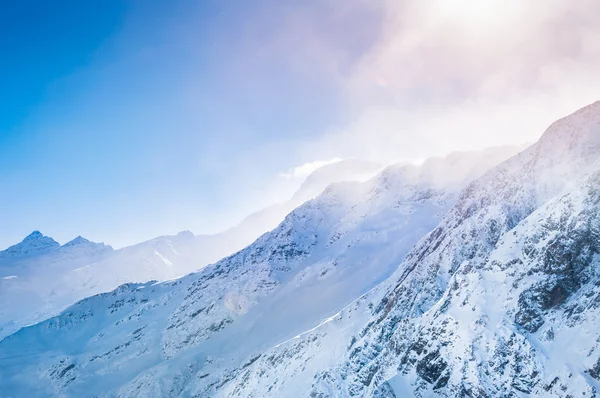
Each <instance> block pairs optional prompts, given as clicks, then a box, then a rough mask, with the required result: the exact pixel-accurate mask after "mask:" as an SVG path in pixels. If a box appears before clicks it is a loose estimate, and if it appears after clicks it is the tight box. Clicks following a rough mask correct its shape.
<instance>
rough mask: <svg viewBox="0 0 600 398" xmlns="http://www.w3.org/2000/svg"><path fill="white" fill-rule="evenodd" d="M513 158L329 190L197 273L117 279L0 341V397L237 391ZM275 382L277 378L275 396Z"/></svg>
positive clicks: (496, 156)
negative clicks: (476, 182) (470, 186)
mask: <svg viewBox="0 0 600 398" xmlns="http://www.w3.org/2000/svg"><path fill="white" fill-rule="evenodd" d="M515 150H516V148H496V149H491V150H487V151H484V152H482V153H462V154H455V155H452V156H449V157H447V158H444V159H432V160H429V161H426V162H425V163H424V164H423V165H421V166H414V165H396V166H391V167H388V168H386V169H385V170H383V171H382V172H381V173H379V174H378V175H377V176H375V177H374V178H372V179H370V180H368V181H366V182H345V183H338V184H334V185H331V186H329V187H328V188H327V189H326V190H325V192H323V193H322V194H321V195H319V196H318V197H317V198H316V199H314V200H311V201H309V202H307V203H305V204H303V205H302V206H300V207H299V208H297V209H296V210H294V211H293V212H292V213H290V214H289V215H288V216H287V217H286V218H285V220H284V221H283V222H282V223H281V224H280V225H279V226H277V228H275V229H274V230H273V231H271V232H269V233H267V234H265V235H263V236H261V237H260V238H259V239H258V240H256V241H255V242H254V243H253V244H251V245H250V246H248V247H247V248H245V249H243V250H241V251H240V252H238V253H235V254H233V255H231V256H229V257H227V258H225V259H223V260H221V261H219V262H217V263H216V264H214V265H210V266H208V267H206V268H204V269H202V270H200V271H199V272H197V273H195V274H191V275H188V276H185V277H183V278H180V279H177V280H175V281H171V282H165V283H146V284H127V285H123V286H121V287H119V288H118V289H117V290H115V291H113V292H111V293H105V294H101V295H98V296H94V297H90V298H88V299H86V300H83V301H81V302H79V303H77V304H75V305H74V306H72V307H70V308H68V309H67V310H66V311H64V312H63V313H62V314H61V315H59V316H57V317H55V318H52V319H49V320H46V321H44V322H41V323H39V324H36V325H34V326H31V327H27V328H24V329H21V330H20V331H18V332H17V333H15V334H13V335H11V336H9V337H7V338H6V339H4V340H3V341H2V342H0V361H1V362H2V364H3V365H2V372H1V374H0V395H2V396H9V397H10V396H20V395H22V394H26V395H28V396H31V397H35V396H98V397H114V396H120V397H130V396H165V397H169V396H171V397H175V396H197V397H206V396H212V395H218V394H224V393H226V392H227V391H230V389H231V388H233V390H231V391H232V394H233V395H232V396H245V395H244V394H245V393H241V392H240V391H241V390H240V389H241V388H243V387H238V383H239V382H244V376H243V375H245V374H249V375H251V373H248V372H249V371H250V370H253V369H255V364H257V363H262V362H263V361H270V360H269V359H267V358H266V357H265V354H264V353H267V352H272V351H275V352H279V351H280V350H283V349H284V347H288V346H289V345H290V344H293V343H295V342H297V341H305V338H304V336H306V335H310V334H312V333H313V332H311V329H314V330H321V329H322V328H323V327H328V325H330V323H331V322H330V320H331V319H332V318H331V315H332V314H334V313H337V312H339V311H340V310H342V309H343V308H344V307H346V306H347V305H348V304H350V303H352V302H353V301H354V300H355V298H356V297H359V296H361V295H364V294H366V293H367V292H369V291H370V290H371V289H372V288H373V287H375V286H377V285H379V284H380V283H381V282H383V281H385V280H386V279H388V278H389V277H390V275H391V274H392V273H393V272H394V271H395V270H396V269H397V266H398V264H399V263H400V262H401V261H402V259H403V258H404V257H405V255H406V253H407V252H409V250H410V249H411V248H412V247H413V246H414V245H415V244H416V243H417V242H418V241H419V240H420V239H421V238H422V237H423V236H424V235H426V234H427V233H428V232H429V231H430V230H431V229H433V228H434V227H435V226H436V225H437V224H438V223H439V221H440V220H441V219H442V218H443V216H444V214H446V213H447V212H448V210H449V209H451V208H452V207H453V206H454V204H455V203H456V200H457V198H458V194H459V192H460V191H461V189H462V188H463V187H464V186H466V185H467V183H468V182H469V181H471V180H472V179H473V178H476V177H479V176H480V175H482V174H483V173H484V172H485V171H486V170H488V169H489V168H491V167H493V166H495V165H496V164H498V163H500V162H501V161H502V160H504V159H506V158H507V157H509V156H511V155H512V154H513V153H514V152H515ZM444 175H446V176H447V178H443V176H444ZM346 311H347V310H346ZM323 320H325V321H323ZM321 323H323V325H322V326H321V327H318V325H319V324H321ZM315 327H316V329H315ZM347 330H352V328H348V329H347ZM306 331H309V332H306ZM338 337H344V336H341V335H339V334H337V335H336V338H338ZM347 337H348V338H349V337H350V336H347ZM345 341H346V339H345V338H343V339H342V338H340V339H339V341H336V342H335V344H332V345H331V347H332V350H334V351H330V350H329V347H327V346H322V347H321V350H320V354H321V356H323V355H324V354H327V353H328V354H329V355H326V357H327V359H328V361H329V362H325V363H324V362H320V361H319V362H318V366H317V367H315V368H314V370H315V373H316V372H317V371H319V370H321V369H325V368H324V367H323V366H324V365H326V364H328V363H329V364H330V365H331V366H333V365H335V359H336V358H341V357H342V356H343V354H344V349H345ZM309 343H310V342H309ZM340 343H341V344H343V345H342V346H340V345H339V344H340ZM336 347H337V348H336ZM340 347H341V349H340ZM296 350H297V351H298V352H301V351H302V350H303V349H302V347H300V348H297V349H296ZM335 350H337V351H335ZM286 355H287V356H288V357H291V356H290V355H289V353H288V354H286ZM332 361H333V362H332ZM272 362H273V365H275V364H276V363H277V364H282V366H285V365H284V364H285V363H286V362H285V361H284V358H281V360H280V359H277V360H275V359H273V360H272ZM311 369H313V368H311ZM305 373H306V374H308V368H305ZM315 373H313V374H315ZM312 376H313V375H312V374H311V375H310V377H311V378H312ZM261 377H262V375H261V374H258V375H257V378H258V379H261ZM270 380H272V381H271V383H275V384H274V385H271V386H270V388H269V390H268V391H267V394H269V391H271V392H270V394H271V395H273V396H286V395H285V394H286V393H287V394H288V396H290V395H289V393H290V391H291V390H289V388H290V387H289V386H293V385H294V384H295V383H296V381H294V380H295V379H294V377H293V374H292V373H290V372H287V371H286V370H285V369H281V373H277V374H273V379H270ZM276 380H281V381H282V382H283V381H286V383H285V386H284V388H283V390H280V386H283V385H280V384H278V383H279V382H277V381H276ZM297 380H298V383H300V384H299V385H300V386H301V385H302V382H303V381H304V379H302V378H299V379H297ZM289 383H291V384H289ZM296 384H297V383H296ZM249 385H250V384H246V386H249ZM309 387H310V386H309ZM236 391H237V392H236ZM297 391H302V392H303V393H305V392H306V389H305V390H297ZM281 394H283V395H281ZM256 396H262V395H260V394H259V395H256ZM291 396H294V395H293V394H292V395H291Z"/></svg>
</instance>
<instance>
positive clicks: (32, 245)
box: [0, 231, 60, 262]
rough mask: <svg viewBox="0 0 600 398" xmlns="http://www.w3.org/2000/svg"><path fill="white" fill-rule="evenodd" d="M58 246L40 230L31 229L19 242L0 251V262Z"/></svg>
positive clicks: (39, 252) (41, 252)
mask: <svg viewBox="0 0 600 398" xmlns="http://www.w3.org/2000/svg"><path fill="white" fill-rule="evenodd" d="M59 246H60V245H59V244H58V242H56V241H55V240H54V239H52V238H49V237H47V236H44V235H42V233H41V232H40V231H33V232H32V233H31V234H29V235H28V236H27V237H25V239H23V240H22V241H21V243H18V244H16V245H13V246H11V247H9V248H8V249H6V250H3V251H0V262H6V261H8V260H10V259H14V258H25V257H31V256H35V255H40V254H44V253H48V252H50V251H52V250H54V249H56V248H58V247H59Z"/></svg>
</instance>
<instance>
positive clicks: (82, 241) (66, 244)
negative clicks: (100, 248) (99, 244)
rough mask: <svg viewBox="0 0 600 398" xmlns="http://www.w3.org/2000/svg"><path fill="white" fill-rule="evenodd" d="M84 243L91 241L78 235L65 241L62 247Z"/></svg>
mask: <svg viewBox="0 0 600 398" xmlns="http://www.w3.org/2000/svg"><path fill="white" fill-rule="evenodd" d="M86 243H93V242H91V241H89V240H87V239H86V238H84V237H83V236H81V235H79V236H78V237H76V238H75V239H73V240H71V241H69V242H67V243H65V244H64V245H63V247H69V246H76V245H82V244H86Z"/></svg>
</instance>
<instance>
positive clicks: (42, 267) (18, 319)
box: [0, 160, 379, 339]
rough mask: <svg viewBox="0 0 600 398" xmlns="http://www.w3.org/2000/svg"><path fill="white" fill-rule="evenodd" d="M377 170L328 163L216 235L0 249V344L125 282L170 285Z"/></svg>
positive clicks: (39, 238) (39, 239)
mask: <svg viewBox="0 0 600 398" xmlns="http://www.w3.org/2000/svg"><path fill="white" fill-rule="evenodd" d="M330 166H331V165H330ZM377 167H379V166H378V165H375V164H373V163H368V162H360V161H355V160H346V161H341V162H339V165H337V166H336V167H333V168H332V167H329V166H324V168H323V170H321V169H317V170H316V171H315V172H313V173H312V174H311V175H309V177H308V179H307V182H306V183H305V185H303V186H302V187H301V188H300V189H299V190H298V192H297V194H296V195H294V198H292V199H290V200H289V201H287V202H284V203H281V204H277V205H273V206H270V207H268V208H266V209H264V210H261V211H259V212H256V213H254V214H252V215H250V216H248V217H247V218H246V219H245V220H243V221H242V222H241V223H240V224H239V225H237V226H235V227H232V228H230V229H228V230H226V231H224V232H222V233H219V234H215V235H198V236H195V235H194V234H192V233H191V232H188V231H184V232H181V233H179V234H177V235H174V236H161V237H158V238H155V239H152V240H150V241H147V242H143V243H140V244H137V245H134V246H130V247H126V248H123V249H120V250H113V249H112V248H111V247H110V246H107V245H104V244H102V243H94V242H90V241H88V240H87V239H85V238H83V237H77V238H75V239H74V240H72V241H71V242H68V243H66V244H64V245H63V246H61V245H60V244H59V243H58V242H56V241H55V240H54V239H52V238H50V237H47V236H44V235H43V234H41V233H40V232H39V231H35V232H33V233H32V234H30V235H29V236H27V237H26V238H25V239H24V240H23V241H22V242H21V243H19V244H17V245H14V246H11V247H9V248H8V249H7V250H5V251H1V252H0V339H2V338H3V337H5V336H7V335H9V334H11V333H13V332H15V331H16V330H18V329H19V328H20V327H23V326H26V325H29V324H32V323H36V322H39V321H42V320H44V319H47V318H49V317H51V316H54V315H56V314H58V313H59V312H60V311H62V310H64V309H65V308H66V307H68V306H69V305H71V304H74V303H75V302H77V301H78V300H81V299H83V298H85V297H89V296H91V295H94V294H98V293H102V292H108V291H111V290H113V289H115V288H116V287H118V286H119V285H122V284H124V283H130V282H137V283H143V282H148V281H151V280H156V281H164V280H170V279H174V278H178V277H180V276H182V275H185V274H188V273H190V272H193V271H196V270H198V269H200V268H202V267H203V266H205V265H207V264H210V263H214V262H215V261H218V260H220V259H221V258H223V257H225V256H228V255H230V254H232V253H234V252H236V251H237V250H240V249H242V248H244V247H246V246H247V245H249V244H250V243H252V242H253V241H254V240H256V239H257V238H258V237H259V236H260V235H262V234H263V233H265V232H267V231H270V230H272V229H273V228H275V227H276V226H277V225H278V224H279V223H280V222H281V221H282V220H283V219H284V217H285V216H286V215H287V214H288V213H289V212H290V211H292V210H293V209H294V208H296V207H297V206H299V205H300V204H302V202H303V201H304V200H306V199H308V198H311V197H314V196H316V195H317V194H318V193H319V192H317V191H316V190H318V189H320V190H321V191H322V190H323V189H324V188H325V186H326V185H328V184H329V183H331V182H336V181H354V180H360V179H364V178H365V176H366V175H370V174H371V175H372V174H373V173H374V172H375V170H376V168H377ZM15 297H21V299H19V300H15Z"/></svg>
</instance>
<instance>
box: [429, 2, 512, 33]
mask: <svg viewBox="0 0 600 398" xmlns="http://www.w3.org/2000/svg"><path fill="white" fill-rule="evenodd" d="M432 5H433V15H434V16H435V18H436V20H438V21H444V22H451V23H458V24H461V25H462V26H464V27H470V28H478V29H485V28H489V27H491V26H493V25H503V24H505V23H506V22H508V21H509V20H510V19H511V18H512V17H514V15H515V11H517V10H518V3H517V2H514V1H501V0H437V1H434V2H433V3H432Z"/></svg>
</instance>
